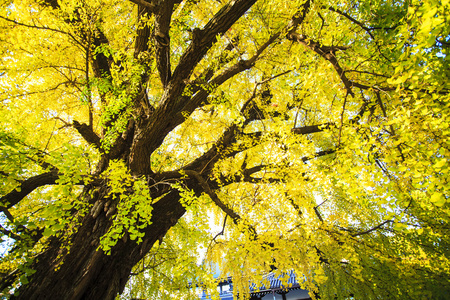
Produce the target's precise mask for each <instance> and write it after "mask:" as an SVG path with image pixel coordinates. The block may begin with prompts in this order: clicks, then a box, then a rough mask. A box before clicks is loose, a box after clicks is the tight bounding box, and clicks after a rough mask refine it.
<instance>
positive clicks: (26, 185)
mask: <svg viewBox="0 0 450 300" xmlns="http://www.w3.org/2000/svg"><path fill="white" fill-rule="evenodd" d="M58 178H59V175H58V172H57V171H56V170H54V171H50V172H47V173H43V174H40V175H36V176H33V177H30V178H28V179H27V180H25V181H23V182H22V184H20V185H19V186H18V187H17V188H15V189H14V190H12V191H11V192H9V193H8V194H6V195H5V196H3V197H1V198H0V209H2V210H3V209H4V208H6V209H9V208H11V207H13V206H14V205H16V204H17V203H19V202H20V201H21V200H22V199H23V198H25V197H26V196H27V195H28V194H30V193H31V192H32V191H34V190H35V189H37V188H38V187H41V186H44V185H49V184H55V183H56V180H57V179H58Z"/></svg>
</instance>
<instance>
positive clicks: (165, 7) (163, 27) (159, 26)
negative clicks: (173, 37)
mask: <svg viewBox="0 0 450 300" xmlns="http://www.w3.org/2000/svg"><path fill="white" fill-rule="evenodd" d="M173 5H174V1H173V0H166V1H164V2H163V3H161V5H160V6H159V10H158V12H157V14H156V18H155V34H154V39H155V46H156V47H155V48H156V51H155V54H156V67H157V69H158V71H159V77H160V79H161V82H162V84H163V86H164V87H166V86H167V84H168V83H169V80H170V78H171V76H172V74H171V69H170V36H169V28H170V21H171V18H172V12H173Z"/></svg>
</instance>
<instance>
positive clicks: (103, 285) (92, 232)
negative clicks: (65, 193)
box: [11, 190, 185, 300]
mask: <svg viewBox="0 0 450 300" xmlns="http://www.w3.org/2000/svg"><path fill="white" fill-rule="evenodd" d="M88 192H89V191H87V192H86V193H85V195H88ZM179 199H180V196H179V194H178V192H177V191H176V190H172V191H171V192H169V193H168V194H166V196H165V197H163V198H162V199H161V200H159V201H158V202H156V203H155V204H154V205H153V216H152V219H151V220H152V223H151V225H149V226H147V228H145V231H144V232H145V236H144V238H143V242H141V243H139V244H137V243H136V242H135V241H132V240H130V239H129V238H128V236H127V233H125V236H124V237H123V238H122V239H120V240H119V241H118V242H117V244H116V245H115V246H114V247H113V248H112V250H111V254H109V255H107V254H105V253H104V252H103V250H101V249H99V241H100V237H101V236H103V235H104V234H105V233H106V232H107V230H108V228H109V227H110V226H111V224H112V220H111V218H108V217H107V216H106V212H105V211H103V210H102V212H101V213H100V214H99V215H93V212H92V211H91V213H89V214H88V215H86V216H85V217H84V218H83V220H82V223H81V224H82V225H81V226H80V227H79V229H78V231H77V232H76V234H75V235H74V236H73V238H72V239H71V247H70V251H69V252H67V251H66V250H64V249H65V248H64V247H63V246H64V245H63V243H62V242H61V241H59V240H57V239H56V238H54V239H52V240H51V241H50V242H49V247H48V249H47V250H46V251H45V252H44V253H42V254H41V255H40V256H39V257H38V258H37V259H36V260H35V261H36V263H35V265H33V266H32V268H33V269H34V270H36V272H35V273H34V274H33V275H32V276H31V277H30V278H29V283H28V284H27V285H24V286H21V287H20V288H19V289H18V291H17V293H16V295H14V296H13V297H12V298H11V299H27V300H32V299H36V300H38V299H39V300H42V299H61V300H76V299H86V300H88V299H92V300H94V299H95V300H98V299H104V300H108V299H111V300H113V299H115V297H116V295H117V294H118V293H120V292H122V291H123V289H124V287H125V284H126V282H127V281H128V278H129V275H130V273H131V270H132V268H133V266H134V265H136V264H137V263H138V262H139V261H140V260H141V259H142V258H143V257H144V255H145V254H146V253H148V251H149V250H150V249H151V248H152V246H153V245H154V243H155V242H156V241H157V240H160V239H162V237H164V235H165V234H166V233H167V231H168V230H169V229H170V228H171V227H172V226H174V225H175V224H176V223H177V221H178V220H179V219H180V218H181V217H182V216H183V214H184V213H185V209H184V207H183V206H182V205H181V204H180V202H179ZM105 200H109V199H97V200H96V202H98V201H100V202H102V201H105Z"/></svg>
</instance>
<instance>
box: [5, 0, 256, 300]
mask: <svg viewBox="0 0 450 300" xmlns="http://www.w3.org/2000/svg"><path fill="white" fill-rule="evenodd" d="M132 2H134V3H136V4H138V5H139V7H138V18H140V17H142V16H145V15H151V14H155V24H154V28H153V32H152V31H151V29H150V27H149V26H147V25H145V26H143V27H139V29H138V30H137V32H136V33H137V36H136V38H135V41H134V50H135V53H134V57H135V59H136V60H138V61H139V60H140V59H146V57H147V56H148V55H149V52H151V51H154V55H155V60H156V64H157V70H158V72H159V75H160V79H161V83H162V85H163V87H164V94H163V96H162V97H161V99H160V100H159V105H158V106H157V108H156V109H154V108H153V107H151V106H150V105H149V103H148V99H147V95H146V91H145V85H146V83H147V81H148V78H149V74H143V75H142V77H141V83H140V84H141V86H140V90H139V91H137V93H136V91H134V92H133V93H132V95H134V96H133V97H134V100H133V105H134V107H133V109H134V112H136V114H137V115H139V116H141V117H140V118H139V119H138V120H137V121H134V120H130V121H129V123H128V126H127V128H126V130H125V131H124V132H123V133H122V134H121V135H120V136H118V137H117V139H116V141H115V142H114V143H113V145H111V147H110V149H109V150H105V149H103V148H102V147H103V146H102V143H101V138H102V137H103V135H105V133H107V131H108V129H109V128H108V127H109V126H112V124H113V123H114V121H115V120H114V119H112V120H110V121H108V122H107V123H106V124H105V125H104V127H105V128H103V129H102V130H103V132H102V133H101V134H96V133H95V132H94V131H93V129H92V126H88V125H86V124H83V123H80V122H77V121H74V122H73V123H72V124H67V125H68V126H69V125H70V126H72V127H73V128H74V129H75V130H76V131H77V132H78V133H79V135H81V137H83V138H84V139H85V140H86V142H87V143H89V144H91V145H92V146H94V147H95V148H97V149H98V150H99V152H100V153H101V155H102V157H101V159H100V162H99V163H98V166H97V168H96V172H95V174H93V176H94V177H96V178H100V174H101V173H102V172H104V171H105V170H106V169H107V167H108V165H109V162H110V161H111V160H113V159H119V160H122V161H123V162H124V163H125V164H126V165H127V166H128V167H129V171H130V173H131V174H133V176H136V177H138V176H139V177H140V176H146V177H147V178H148V180H149V182H152V183H154V182H158V181H159V180H163V179H166V180H167V179H174V178H176V179H180V178H181V177H182V174H181V173H180V172H179V171H173V172H171V173H170V172H169V173H163V174H155V173H153V171H152V170H151V164H150V157H151V154H152V153H153V152H154V151H155V150H156V149H157V148H158V147H159V146H160V145H161V144H162V142H163V140H164V138H165V137H166V136H167V134H168V133H170V132H171V131H172V130H173V129H174V128H175V127H176V126H178V125H179V124H181V123H182V122H183V121H184V120H185V117H184V116H183V113H184V114H185V113H192V112H193V111H194V110H195V109H196V108H197V107H198V106H200V105H201V103H202V102H204V101H205V99H206V98H207V96H208V95H209V92H206V91H204V90H202V89H198V91H200V92H199V93H197V95H196V96H195V97H192V98H190V97H185V96H182V94H183V91H184V89H185V87H186V86H187V82H188V78H189V76H190V75H191V74H192V72H193V70H194V68H195V67H196V65H197V64H198V63H199V62H200V61H201V59H202V58H203V57H204V56H205V54H206V53H207V52H208V50H209V49H210V48H211V46H212V45H213V44H214V43H215V42H216V40H217V37H218V36H220V35H222V34H224V33H225V32H226V31H227V30H228V29H229V28H230V27H231V26H232V25H233V23H235V22H236V21H237V20H238V19H239V18H240V17H241V16H242V15H243V14H244V13H245V12H246V11H247V10H248V9H249V8H250V7H251V6H252V5H253V4H254V3H255V2H256V0H236V1H232V2H230V4H227V5H225V6H224V7H223V8H222V9H221V10H220V11H218V12H217V13H216V15H215V16H214V17H213V18H212V19H211V20H210V22H208V23H207V24H206V25H205V27H204V28H203V29H198V28H197V29H195V30H194V33H193V35H192V41H191V43H190V46H189V47H188V48H187V50H186V51H185V53H184V54H183V55H182V57H181V59H180V61H179V63H178V65H177V67H176V68H175V70H174V71H173V73H172V71H171V65H170V57H169V55H170V36H169V29H170V22H171V16H172V13H173V9H174V4H176V3H180V1H176V0H175V1H174V0H167V1H158V2H156V1H142V0H139V1H132ZM42 4H43V5H46V6H48V7H51V8H52V9H55V10H57V9H59V8H60V7H59V5H60V4H59V3H58V2H56V1H50V0H48V1H43V2H42ZM80 5H81V4H80ZM75 15H76V13H75ZM66 22H67V23H68V24H69V25H71V24H75V25H76V26H78V23H82V20H81V19H77V17H75V18H71V19H67V20H66ZM95 31H96V35H95V38H94V39H93V40H90V39H85V40H84V41H85V42H86V49H88V48H90V49H92V50H95V49H96V48H97V47H100V46H102V45H107V44H108V43H109V41H108V40H107V38H106V36H105V34H103V32H102V30H101V28H100V27H98V28H95ZM80 35H81V39H82V40H83V37H85V36H86V34H85V33H83V32H82V30H80ZM150 45H152V46H150ZM150 48H151V49H150ZM92 50H91V51H89V50H88V51H87V54H86V55H87V56H89V53H90V52H91V53H92ZM144 52H146V54H145V55H141V54H143V53H144ZM90 59H91V62H90V63H91V68H92V70H93V73H94V76H95V77H97V78H102V80H110V78H111V66H112V64H114V63H115V62H114V61H112V60H111V58H110V57H109V58H108V57H106V56H105V55H104V54H103V53H99V54H97V55H95V56H92V57H90ZM119 63H120V62H119ZM249 67H250V64H246V63H245V62H244V63H239V64H237V65H235V66H233V67H232V68H231V69H230V70H227V71H226V72H224V73H222V74H220V75H218V76H216V77H215V78H213V79H212V81H213V82H214V83H215V84H221V83H223V82H225V81H226V80H228V79H229V78H231V77H232V76H234V75H236V74H238V73H239V72H242V71H244V70H245V69H248V68H249ZM172 74H173V75H172ZM212 74H213V73H211V74H210V75H209V76H208V77H207V80H209V79H211V77H212ZM100 97H101V99H102V104H106V101H105V100H104V95H100ZM236 133H237V130H235V129H232V130H231V131H230V130H229V131H227V133H226V134H225V135H224V137H223V138H222V139H221V142H219V143H221V144H223V145H228V144H230V143H232V141H233V139H234V135H235V134H236ZM213 151H217V147H216V148H215V149H214V150H213ZM208 160H210V153H207V154H205V155H203V156H202V157H201V158H199V159H198V160H196V163H195V164H193V165H190V166H189V170H190V172H191V173H192V174H195V176H191V177H192V178H184V179H182V180H183V181H184V184H186V185H187V186H188V187H189V188H190V189H192V190H194V191H195V192H196V193H197V194H198V195H199V194H201V192H202V191H203V190H204V189H205V188H207V189H208V191H209V192H210V193H212V191H210V190H209V187H208V183H207V180H205V178H208V177H207V176H208V174H206V173H204V174H201V172H202V171H204V170H202V169H201V168H203V167H204V166H206V165H207V161H208ZM202 176H203V177H202ZM58 178H59V174H58V170H57V169H55V170H53V171H51V172H47V173H43V174H41V175H37V176H35V177H32V178H30V179H28V180H26V181H24V182H23V183H22V184H21V190H20V191H19V190H17V191H16V190H14V191H11V192H10V193H9V194H7V195H5V196H4V197H2V198H1V203H0V204H1V205H0V209H1V210H2V211H4V212H5V213H7V212H8V208H10V207H12V206H14V205H15V204H17V203H18V202H20V201H21V200H22V199H23V198H24V197H25V196H27V195H28V194H29V193H31V192H32V191H33V190H35V189H36V188H38V187H41V186H45V185H49V184H55V182H56V181H57V180H58ZM150 193H151V196H152V198H153V199H156V198H157V197H160V196H163V197H162V198H161V199H160V200H158V201H157V202H156V203H154V204H153V211H152V218H151V224H149V225H148V226H147V227H145V228H144V229H143V231H144V232H145V236H144V237H143V241H142V242H141V243H139V244H138V243H136V242H135V241H132V240H131V239H130V238H129V236H128V233H125V235H124V236H123V237H122V238H121V239H120V240H119V241H118V242H117V244H116V245H115V246H114V247H113V248H112V250H111V254H109V255H107V254H105V253H104V252H103V250H101V249H100V248H99V244H100V239H101V237H102V236H103V235H104V234H105V233H107V232H108V230H109V228H110V227H111V225H112V223H113V219H114V215H115V213H116V209H115V206H114V204H111V203H114V199H111V197H112V196H110V195H109V193H108V186H107V183H106V182H104V181H103V180H97V181H96V180H94V181H93V182H91V183H90V184H89V185H86V186H85V189H84V192H83V195H82V197H83V200H84V201H85V202H89V203H90V204H92V207H91V210H90V212H89V213H88V214H86V215H85V216H83V217H82V220H80V225H79V226H78V228H77V229H76V233H74V234H73V235H72V236H70V237H64V238H63V239H62V238H58V237H54V236H53V237H51V238H50V239H49V241H48V242H47V248H46V250H45V251H44V252H43V253H41V254H40V255H39V256H38V257H37V259H36V260H35V261H34V263H33V264H32V265H31V268H32V269H34V270H35V273H34V274H32V275H31V276H28V280H29V283H28V284H26V285H23V286H21V287H20V288H18V289H17V290H16V295H14V296H12V299H27V300H32V299H39V300H41V299H63V300H76V299H92V300H94V299H95V300H98V299H111V300H112V299H114V298H115V297H116V295H117V294H118V293H121V292H122V291H123V289H124V287H125V284H126V282H127V281H128V279H129V276H130V273H131V270H132V268H133V266H135V265H136V264H137V263H138V262H139V261H140V260H141V259H142V258H143V257H144V256H145V255H146V254H147V253H148V251H149V250H150V249H151V248H152V246H153V245H154V243H155V242H156V241H157V240H161V239H162V238H163V237H164V236H165V234H166V233H167V231H168V230H169V229H170V228H171V227H172V226H174V225H175V224H176V223H177V222H178V220H179V219H180V218H181V217H182V216H183V214H184V213H185V208H184V207H183V205H182V204H181V203H180V201H179V200H180V195H179V193H178V191H177V190H175V189H172V190H170V189H169V188H166V187H160V188H159V189H155V188H151V187H150ZM91 195H93V196H91ZM224 207H225V206H224ZM72 213H73V214H74V215H75V214H76V213H77V212H76V211H73V212H72ZM67 249H69V250H67ZM10 275H11V276H10V277H11V278H8V280H7V281H8V282H13V280H12V279H14V278H17V277H18V276H20V272H16V273H14V274H10Z"/></svg>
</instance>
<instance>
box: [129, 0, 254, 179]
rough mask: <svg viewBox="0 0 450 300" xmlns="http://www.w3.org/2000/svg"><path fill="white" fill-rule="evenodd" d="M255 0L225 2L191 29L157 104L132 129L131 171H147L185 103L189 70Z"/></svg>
mask: <svg viewBox="0 0 450 300" xmlns="http://www.w3.org/2000/svg"><path fill="white" fill-rule="evenodd" d="M255 2H256V0H236V1H233V2H232V4H227V5H225V6H224V7H223V8H222V9H221V10H220V11H219V12H218V13H217V14H216V15H215V16H214V17H213V18H212V19H211V20H210V21H209V22H208V24H206V25H205V27H204V28H203V29H202V30H199V29H197V30H195V34H193V35H194V36H193V40H192V42H191V44H190V45H189V47H188V49H187V50H186V51H185V53H184V54H183V55H182V57H181V59H180V62H179V64H178V66H177V67H176V69H175V71H174V73H173V76H172V77H171V79H170V81H169V83H168V84H167V86H166V88H165V90H164V94H163V96H162V98H161V101H160V105H159V106H158V108H157V109H156V110H155V111H154V113H153V114H152V115H151V117H150V119H149V120H148V121H147V122H146V123H145V124H143V125H142V126H140V128H138V130H137V132H136V138H135V139H134V142H133V146H132V150H131V153H132V155H131V156H130V159H129V161H130V168H131V170H132V172H133V173H135V174H149V173H151V168H150V156H151V154H152V153H153V151H154V150H155V149H157V148H158V147H159V146H160V145H161V144H162V142H163V140H164V138H165V137H166V135H167V134H168V133H169V132H170V131H171V130H172V129H173V128H175V127H176V126H177V125H178V124H177V123H176V122H174V120H173V116H174V115H176V114H177V113H178V112H180V111H181V109H182V108H183V106H184V105H185V103H184V102H183V100H184V99H183V97H182V93H183V91H184V89H185V87H186V84H187V79H188V78H189V76H190V75H191V73H192V71H193V69H194V68H195V67H196V66H197V64H198V63H199V62H200V60H201V59H202V58H203V56H204V55H205V54H206V52H207V51H208V50H209V49H210V48H211V46H212V45H213V43H214V42H215V41H216V40H217V37H218V36H220V35H222V34H224V33H225V32H226V31H227V30H228V29H229V28H230V27H231V25H233V24H234V23H235V22H236V21H237V20H238V19H239V18H240V17H241V16H242V15H243V14H244V13H245V12H246V11H247V10H248V9H249V8H250V7H251V6H252V5H253V4H254V3H255Z"/></svg>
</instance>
